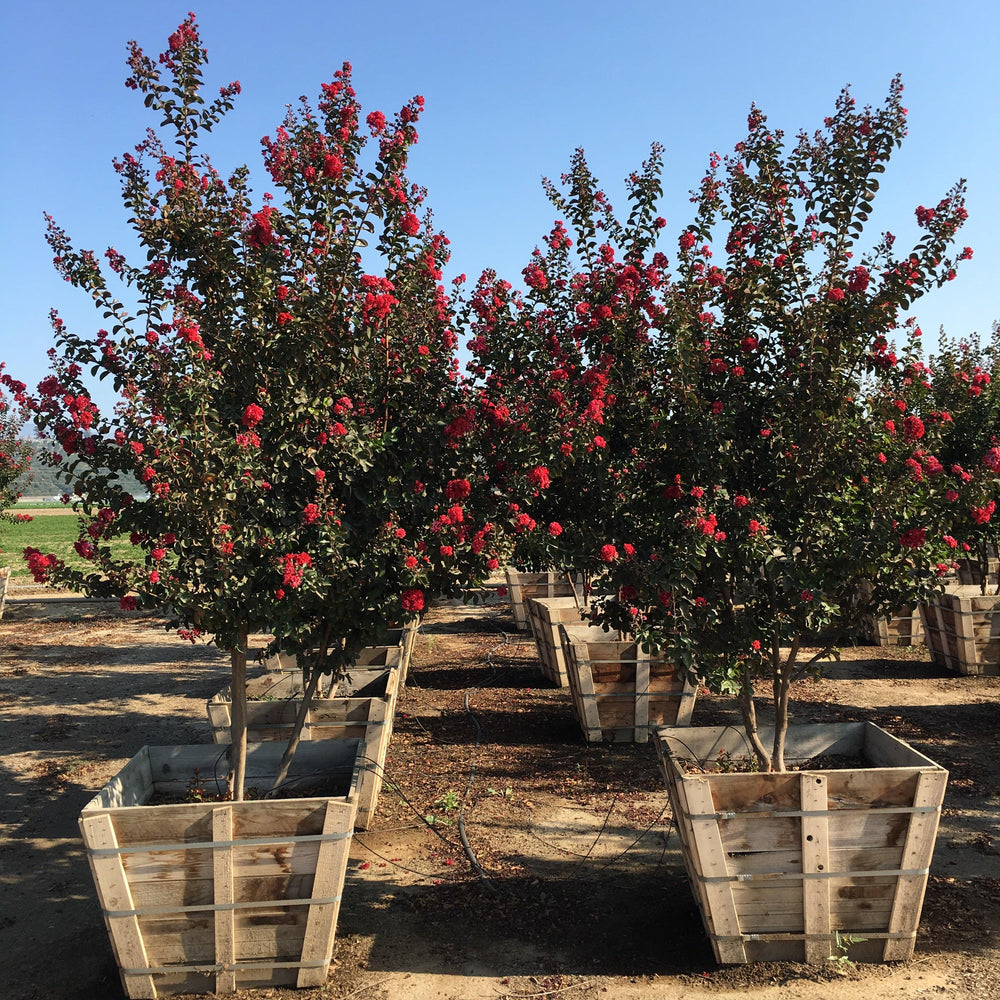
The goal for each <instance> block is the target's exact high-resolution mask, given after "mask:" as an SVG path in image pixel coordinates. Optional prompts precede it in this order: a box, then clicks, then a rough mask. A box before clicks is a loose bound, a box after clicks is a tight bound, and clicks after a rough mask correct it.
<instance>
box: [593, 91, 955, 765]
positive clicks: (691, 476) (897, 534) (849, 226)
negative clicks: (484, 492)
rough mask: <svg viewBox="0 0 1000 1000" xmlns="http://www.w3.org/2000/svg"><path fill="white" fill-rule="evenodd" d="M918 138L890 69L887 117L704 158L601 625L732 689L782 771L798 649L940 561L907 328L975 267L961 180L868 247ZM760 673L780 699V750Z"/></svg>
mask: <svg viewBox="0 0 1000 1000" xmlns="http://www.w3.org/2000/svg"><path fill="white" fill-rule="evenodd" d="M905 133H906V109H905V108H903V106H902V85H901V83H900V81H899V80H898V78H897V79H896V80H894V81H893V83H892V85H891V88H890V91H889V94H888V97H887V98H886V100H885V102H884V103H883V104H882V106H881V107H878V108H872V107H864V108H859V107H858V106H857V105H856V103H855V101H854V99H853V97H852V96H851V95H850V93H849V92H847V91H844V92H843V93H842V94H841V95H840V97H839V99H838V101H837V105H836V109H835V111H834V114H833V115H832V116H830V117H829V118H827V119H825V122H824V126H823V128H822V129H821V130H819V131H817V132H815V133H814V134H812V135H809V134H806V133H801V134H799V135H798V137H797V139H796V140H795V142H794V143H792V144H790V145H786V142H785V139H784V136H783V135H782V133H781V132H780V131H779V130H776V129H772V128H771V127H770V126H769V125H768V123H767V120H766V118H765V116H764V115H763V114H762V113H761V112H760V110H759V109H757V108H756V107H754V108H753V109H752V110H751V112H750V115H749V120H748V134H747V137H746V139H745V140H744V141H742V142H740V143H739V144H738V145H737V146H736V147H735V149H734V152H733V153H732V154H731V155H730V156H729V157H727V158H726V159H725V160H724V161H722V160H720V159H719V158H718V157H713V158H712V160H711V162H710V165H709V169H708V171H707V172H706V174H705V176H704V178H703V180H702V183H701V185H700V187H699V189H698V190H697V192H695V194H694V198H695V202H696V205H697V212H696V215H695V219H694V221H693V223H692V224H691V225H690V226H689V227H688V228H687V229H685V230H684V231H683V232H682V233H681V235H680V238H679V255H678V262H677V274H676V278H675V287H674V289H673V294H672V300H671V303H670V305H669V308H668V311H667V316H666V321H665V322H664V323H662V324H661V325H660V326H659V327H658V329H657V331H656V334H655V339H656V346H657V351H658V358H659V360H658V371H659V372H660V373H661V375H662V381H661V386H662V395H660V397H659V398H658V400H657V402H656V404H655V405H656V406H657V407H658V408H659V413H657V419H661V420H663V421H664V423H665V424H666V425H667V426H669V434H668V435H664V437H663V439H662V443H661V445H660V447H659V449H658V453H657V454H656V455H655V456H654V455H651V456H649V457H650V461H649V464H648V466H647V469H646V472H647V474H648V475H647V478H646V482H645V491H644V498H645V501H646V502H645V504H642V505H638V506H637V508H636V511H635V513H636V517H635V521H634V525H633V526H634V530H635V531H636V533H637V535H638V538H637V540H636V541H635V543H634V544H635V545H636V548H637V550H638V553H637V557H636V558H635V559H634V560H631V561H629V562H628V563H626V564H624V565H622V566H621V567H620V570H619V573H618V574H617V575H618V578H619V580H620V582H621V583H622V584H624V585H626V586H630V587H634V588H635V596H634V598H633V603H632V604H631V605H629V606H624V605H623V604H621V603H618V604H617V605H609V606H608V608H607V614H608V617H609V618H610V619H611V620H612V621H617V622H619V623H621V624H622V625H631V626H632V628H633V630H634V631H635V633H636V634H637V635H638V636H639V637H640V638H641V639H642V640H644V641H648V642H651V643H652V644H654V645H656V646H659V647H666V648H669V649H671V650H672V651H673V653H674V655H675V656H677V657H678V658H679V660H680V661H681V662H682V663H684V664H685V665H686V666H689V667H691V668H692V669H694V670H695V671H696V672H697V673H699V674H701V675H703V676H704V677H705V678H706V680H707V681H708V683H709V685H710V686H711V687H712V688H714V689H715V690H719V691H727V692H730V693H733V694H735V695H736V696H737V699H738V702H739V706H740V709H741V712H742V715H743V721H744V725H745V728H746V731H747V736H748V739H749V741H750V744H751V746H752V748H753V751H754V754H755V756H756V758H757V760H758V762H759V765H760V766H761V767H762V768H764V769H774V770H784V768H785V760H784V749H785V736H786V731H787V726H788V720H789V714H788V702H789V694H790V687H791V684H792V682H793V681H794V680H795V679H796V678H799V677H801V676H803V675H805V674H806V673H808V672H809V671H810V669H813V665H814V660H813V661H804V660H803V659H801V658H800V650H801V649H802V647H803V644H804V641H805V640H806V639H807V637H809V636H810V635H814V634H816V633H819V632H821V631H822V630H824V629H825V628H828V627H829V626H831V625H835V624H838V623H841V624H842V623H843V622H844V620H845V618H848V617H849V616H850V615H851V613H852V612H857V611H860V610H862V609H863V610H865V611H868V612H870V613H876V614H878V613H883V614H884V613H889V612H891V611H892V610H894V609H895V608H896V607H898V605H899V604H900V603H902V601H903V599H905V598H909V599H913V598H914V597H916V596H918V595H919V594H921V593H922V592H926V591H928V590H929V589H930V588H933V587H934V586H936V585H937V581H938V579H939V577H940V575H941V573H942V572H944V571H945V570H946V569H947V562H946V561H945V560H947V559H948V558H949V549H948V545H947V543H946V542H945V540H944V538H943V536H944V534H946V531H945V529H943V528H942V526H941V525H940V524H937V523H936V522H935V521H934V519H933V516H932V515H933V513H934V510H935V504H934V494H935V492H936V491H938V490H940V489H942V488H943V485H944V482H943V479H942V476H941V473H942V472H943V466H942V463H941V462H940V460H939V459H938V458H937V457H936V454H935V451H936V448H937V447H938V445H939V442H940V424H941V421H940V420H938V419H936V418H934V417H933V416H930V415H928V417H927V419H926V420H925V419H924V418H922V417H921V416H920V415H919V414H920V413H921V412H924V410H925V409H926V404H925V399H926V395H927V393H928V392H929V387H928V385H929V384H928V381H927V374H928V371H927V366H926V365H924V364H923V362H922V361H921V360H920V355H919V351H918V345H919V338H918V337H917V336H916V334H917V331H916V329H914V328H912V327H906V326H905V325H903V326H900V325H899V324H900V322H901V314H902V313H903V312H904V311H905V310H906V309H907V308H908V307H909V306H910V305H911V304H912V302H913V301H914V300H915V299H916V298H917V297H919V296H920V295H921V294H923V293H924V292H925V291H927V290H928V289H930V288H931V287H933V286H935V285H940V284H942V283H944V282H946V281H948V280H950V279H951V278H953V277H954V268H955V267H956V264H957V259H958V258H959V257H963V256H967V255H968V252H967V251H965V252H961V253H957V254H956V253H952V252H951V250H950V247H951V244H952V242H953V241H954V238H955V234H956V232H957V230H958V228H959V227H960V225H961V224H962V222H963V220H964V218H965V215H966V213H965V208H964V204H963V191H964V186H963V184H961V183H960V184H958V185H956V186H955V187H954V188H953V189H952V190H951V191H950V192H949V193H948V194H947V195H946V196H945V197H944V198H943V199H942V200H941V201H940V203H939V204H938V205H937V207H936V208H935V209H933V210H927V209H925V208H923V207H922V206H921V207H920V208H918V209H917V212H916V215H917V222H918V224H919V226H920V227H921V228H922V234H921V238H920V239H919V240H918V241H917V242H916V244H915V245H914V246H913V247H912V249H910V250H909V251H907V252H904V253H899V252H898V251H897V249H896V247H895V242H896V241H895V239H894V237H893V236H892V235H891V234H890V233H884V234H883V235H882V236H881V238H880V239H879V240H878V241H877V242H876V243H875V245H874V247H872V248H871V249H860V247H859V244H860V243H861V240H862V235H863V231H864V228H865V224H866V223H867V221H868V218H869V215H870V213H871V211H872V203H873V200H874V198H875V196H876V194H877V191H878V188H879V178H880V175H881V174H882V173H883V172H884V171H885V167H886V164H887V162H888V160H889V158H890V155H891V153H892V151H893V150H894V149H895V148H897V147H898V146H899V145H900V143H901V142H902V139H903V137H904V136H905ZM896 339H900V340H901V341H902V342H903V346H902V347H901V348H900V349H899V350H900V354H899V355H898V356H897V355H895V353H894V351H893V342H894V340H896ZM859 592H865V593H867V594H868V595H869V596H868V600H867V601H866V602H861V601H858V600H857V599H856V595H857V594H858V593H859ZM820 655H822V652H821V654H820ZM758 678H760V679H764V680H766V681H767V682H769V683H770V686H771V690H772V694H773V699H774V712H775V727H774V738H773V742H772V744H771V745H770V746H765V744H764V742H763V740H762V739H761V737H760V734H759V732H758V726H757V716H756V708H755V703H754V696H753V692H754V681H755V680H756V679H758Z"/></svg>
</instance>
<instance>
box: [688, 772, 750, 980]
mask: <svg viewBox="0 0 1000 1000" xmlns="http://www.w3.org/2000/svg"><path fill="white" fill-rule="evenodd" d="M681 787H682V794H683V796H684V799H685V800H686V806H687V809H688V812H689V813H690V814H692V815H696V816H697V815H708V814H710V813H713V812H715V804H714V802H713V801H712V790H711V787H710V785H709V783H708V781H707V780H705V779H704V778H698V777H692V778H685V779H684V780H683V782H682V786H681ZM691 831H692V834H693V838H694V843H695V844H696V845H697V850H698V861H699V868H700V870H701V872H702V873H703V874H704V875H706V876H708V877H709V878H719V877H725V876H728V875H729V874H730V871H729V865H728V864H727V860H726V851H725V849H724V848H723V846H722V837H721V835H720V832H719V822H718V821H717V820H714V819H700V820H692V821H691ZM703 891H704V894H705V897H706V899H707V901H708V919H709V921H710V924H711V928H712V934H713V940H712V944H713V947H714V949H715V954H716V958H717V959H718V960H719V961H720V962H723V963H736V964H742V963H743V962H745V961H746V960H747V959H746V949H745V948H744V945H743V941H742V930H741V928H740V920H739V916H738V914H737V911H736V902H735V900H734V899H733V886H732V883H731V882H710V883H708V884H706V885H705V886H704V887H703Z"/></svg>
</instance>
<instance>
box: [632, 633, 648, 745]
mask: <svg viewBox="0 0 1000 1000" xmlns="http://www.w3.org/2000/svg"><path fill="white" fill-rule="evenodd" d="M634 725H635V730H634V740H635V742H636V743H647V742H649V653H647V652H645V651H644V650H643V649H642V647H641V646H640V645H639V644H638V643H636V646H635V719H634Z"/></svg>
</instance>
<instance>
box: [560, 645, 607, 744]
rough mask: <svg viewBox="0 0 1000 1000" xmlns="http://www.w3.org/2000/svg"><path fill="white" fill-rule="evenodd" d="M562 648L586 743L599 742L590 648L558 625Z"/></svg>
mask: <svg viewBox="0 0 1000 1000" xmlns="http://www.w3.org/2000/svg"><path fill="white" fill-rule="evenodd" d="M559 629H560V634H561V635H562V641H563V648H564V649H565V650H566V655H567V667H568V668H569V678H570V689H571V690H572V692H573V704H574V705H576V706H577V708H578V712H579V718H580V726H581V727H582V728H583V732H584V735H585V736H586V738H587V742H588V743H600V742H601V740H602V739H603V738H604V734H603V732H602V731H601V716H600V713H599V712H598V709H597V692H596V691H595V690H594V674H593V671H592V670H591V669H590V650H589V648H588V646H587V643H586V642H575V641H573V640H572V639H570V637H569V635H568V634H567V633H566V629H565V626H562V625H560V626H559Z"/></svg>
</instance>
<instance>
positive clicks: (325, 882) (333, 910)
mask: <svg viewBox="0 0 1000 1000" xmlns="http://www.w3.org/2000/svg"><path fill="white" fill-rule="evenodd" d="M353 823H354V817H353V816H347V817H345V815H344V807H343V805H342V804H340V803H334V802H331V803H330V804H329V805H328V806H327V813H326V821H325V822H324V824H323V832H324V833H327V834H332V833H337V832H343V831H345V830H349V829H350V828H351V826H353ZM349 847H350V840H348V839H344V840H325V841H323V842H322V846H321V847H320V852H319V858H318V859H317V862H316V878H315V881H314V882H313V892H312V894H313V896H314V897H315V898H316V899H327V898H330V897H332V896H335V895H338V894H339V892H340V890H341V888H342V886H343V881H344V880H343V873H344V871H345V869H346V867H347V853H348V849H349ZM339 911H340V903H339V902H336V903H314V904H313V905H312V906H310V907H309V921H308V923H307V924H306V935H305V940H304V941H303V943H302V961H303V962H315V961H322V962H324V963H327V965H328V963H329V961H330V956H331V955H332V953H333V935H334V931H335V929H336V926H337V914H338V912H339ZM327 965H324V966H323V967H318V968H307V969H300V970H299V974H298V977H297V985H298V987H299V988H300V989H301V988H302V987H304V986H322V985H323V983H325V982H326V976H327V971H328V968H327Z"/></svg>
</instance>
